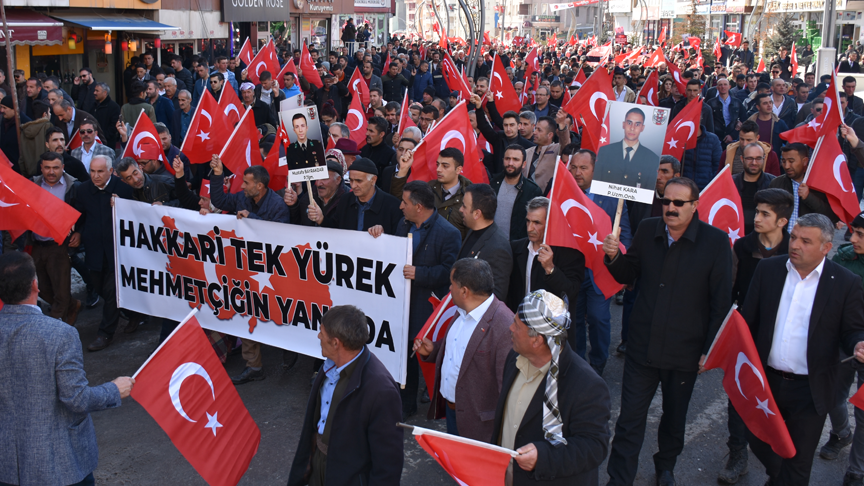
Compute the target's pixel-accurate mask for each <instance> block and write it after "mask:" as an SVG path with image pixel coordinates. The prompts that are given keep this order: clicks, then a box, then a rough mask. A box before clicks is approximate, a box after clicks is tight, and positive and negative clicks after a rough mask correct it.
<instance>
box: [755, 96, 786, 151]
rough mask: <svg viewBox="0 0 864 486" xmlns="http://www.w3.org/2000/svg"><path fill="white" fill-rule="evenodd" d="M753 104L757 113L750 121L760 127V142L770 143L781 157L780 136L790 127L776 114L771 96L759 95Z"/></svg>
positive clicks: (781, 141)
mask: <svg viewBox="0 0 864 486" xmlns="http://www.w3.org/2000/svg"><path fill="white" fill-rule="evenodd" d="M753 104H754V106H755V107H756V113H754V114H753V115H752V116H751V117H750V118H748V120H751V121H754V122H756V125H758V126H759V140H760V141H762V142H765V143H770V144H771V148H772V150H773V151H774V152H775V153H777V154H778V155H779V154H780V147H782V146H783V140H782V139H781V138H780V134H781V133H783V132H785V131H786V130H788V129H789V125H787V124H786V122H784V121H783V120H781V119H780V118H779V117H777V115H775V114H774V101H772V98H771V95H769V94H767V93H763V94H758V95H756V98H754V100H753ZM793 117H794V115H793Z"/></svg>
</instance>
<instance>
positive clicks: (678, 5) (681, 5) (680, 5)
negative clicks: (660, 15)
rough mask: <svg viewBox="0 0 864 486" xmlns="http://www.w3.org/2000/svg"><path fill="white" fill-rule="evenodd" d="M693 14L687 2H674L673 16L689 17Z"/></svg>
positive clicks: (691, 7)
mask: <svg viewBox="0 0 864 486" xmlns="http://www.w3.org/2000/svg"><path fill="white" fill-rule="evenodd" d="M692 13H693V4H692V3H690V2H689V1H687V0H684V1H681V0H678V1H676V2H675V15H676V16H680V15H690V14H692ZM676 20H677V19H676Z"/></svg>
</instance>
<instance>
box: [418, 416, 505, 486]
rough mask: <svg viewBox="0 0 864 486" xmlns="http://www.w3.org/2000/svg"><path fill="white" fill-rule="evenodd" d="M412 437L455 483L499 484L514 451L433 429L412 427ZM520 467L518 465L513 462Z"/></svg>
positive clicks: (503, 480) (478, 485)
mask: <svg viewBox="0 0 864 486" xmlns="http://www.w3.org/2000/svg"><path fill="white" fill-rule="evenodd" d="M413 434H414V438H415V439H417V443H418V444H420V447H422V448H423V450H425V451H426V452H428V453H429V455H430V456H432V457H433V458H434V459H435V461H437V462H438V464H440V465H441V467H443V468H444V470H445V471H447V474H449V475H450V476H451V477H452V478H453V479H454V480H456V483H457V484H465V485H467V484H470V485H471V486H500V485H502V484H504V482H505V477H506V475H507V465H508V464H510V458H511V457H513V452H512V451H510V450H508V449H505V448H503V447H498V446H496V445H492V444H487V443H485V442H480V441H479V440H473V439H466V438H465V437H459V436H456V435H450V434H446V433H444V432H438V431H436V430H429V429H424V428H422V427H414V432H413ZM513 467H519V466H513Z"/></svg>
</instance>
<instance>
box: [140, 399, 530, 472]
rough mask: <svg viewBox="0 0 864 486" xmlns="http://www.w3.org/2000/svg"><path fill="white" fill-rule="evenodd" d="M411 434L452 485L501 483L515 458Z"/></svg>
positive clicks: (498, 450) (463, 441)
mask: <svg viewBox="0 0 864 486" xmlns="http://www.w3.org/2000/svg"><path fill="white" fill-rule="evenodd" d="M136 386H137V385H136ZM413 435H414V438H415V439H416V440H417V443H418V444H420V447H422V448H423V450H424V451H426V452H428V453H429V455H430V456H432V458H433V459H435V461H436V462H437V463H438V464H439V465H441V467H443V468H444V470H445V471H447V474H449V475H450V477H452V478H453V479H454V480H455V481H456V484H460V485H463V486H467V485H471V486H500V485H502V484H504V482H505V479H506V476H507V466H508V465H509V464H510V459H511V458H513V457H516V456H517V455H518V454H516V452H515V451H512V450H510V449H505V448H503V447H499V446H496V445H492V444H489V443H486V442H480V441H479V440H474V439H467V438H465V437H459V436H458V435H450V434H447V433H444V432H438V431H437V430H430V429H424V428H422V427H417V426H415V427H414V431H413ZM513 467H519V466H513Z"/></svg>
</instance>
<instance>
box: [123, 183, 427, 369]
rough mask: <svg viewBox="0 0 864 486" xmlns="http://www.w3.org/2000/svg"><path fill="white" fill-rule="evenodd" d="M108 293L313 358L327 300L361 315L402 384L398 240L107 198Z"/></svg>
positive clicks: (403, 301)
mask: <svg viewBox="0 0 864 486" xmlns="http://www.w3.org/2000/svg"><path fill="white" fill-rule="evenodd" d="M114 243H115V246H116V248H117V251H116V255H117V256H116V262H115V264H116V268H117V300H118V305H119V306H120V307H123V308H125V309H130V310H133V311H137V312H143V313H145V314H148V315H152V316H157V317H163V318H167V319H173V320H177V321H180V320H182V319H183V318H184V317H185V316H186V315H187V314H188V313H189V311H190V309H192V308H193V307H198V306H200V311H199V312H198V315H197V318H198V321H199V322H200V323H201V326H202V327H204V328H207V329H212V330H215V331H219V332H225V333H228V334H230V335H232V336H238V337H240V338H241V339H251V340H254V341H257V342H260V343H264V344H269V345H271V346H277V347H280V348H283V349H288V350H291V351H296V352H298V353H303V354H305V355H308V356H313V357H317V358H320V357H321V345H320V343H319V341H318V326H319V324H320V323H321V318H322V316H323V315H324V313H325V312H327V310H328V309H329V308H330V307H332V306H334V305H345V304H350V305H355V306H357V307H359V308H360V309H361V310H362V311H363V312H365V313H366V315H367V317H368V318H369V320H370V322H369V331H370V333H369V334H370V339H369V342H368V346H369V349H370V350H371V351H372V352H373V353H375V356H377V357H378V359H380V360H381V362H382V363H384V365H385V366H386V367H387V370H388V371H390V373H391V374H392V375H393V378H394V379H395V380H396V381H398V382H400V383H405V375H406V369H405V363H406V362H407V357H406V353H407V349H408V339H409V336H408V302H409V299H408V298H407V295H408V293H409V292H410V286H408V285H407V284H406V280H405V278H404V277H403V276H402V268H403V267H404V266H405V265H406V264H407V263H409V262H410V259H409V258H410V249H411V244H410V243H409V240H408V239H407V238H399V237H395V236H388V235H383V236H380V237H379V238H373V237H372V236H371V235H369V234H368V233H366V232H359V231H346V230H335V229H328V228H310V227H304V226H297V225H290V226H289V225H285V224H281V223H271V222H268V221H260V220H252V219H248V218H247V219H240V220H238V219H237V217H236V216H233V215H221V214H208V215H206V216H202V215H200V214H198V213H197V212H194V211H188V210H185V209H178V208H172V207H167V206H151V205H149V204H145V203H139V202H135V201H129V200H125V199H116V201H115V205H114Z"/></svg>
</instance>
